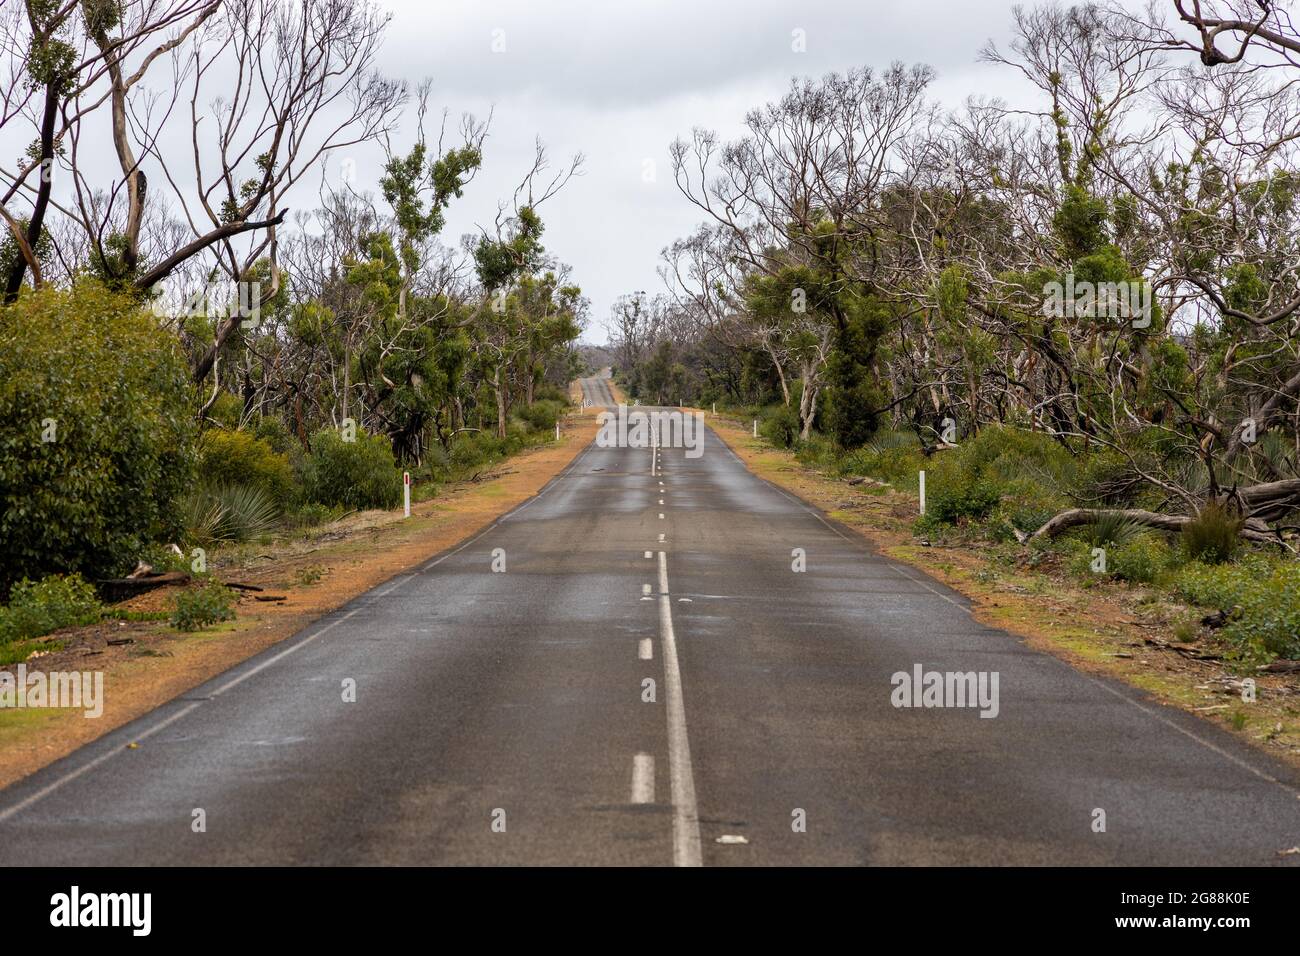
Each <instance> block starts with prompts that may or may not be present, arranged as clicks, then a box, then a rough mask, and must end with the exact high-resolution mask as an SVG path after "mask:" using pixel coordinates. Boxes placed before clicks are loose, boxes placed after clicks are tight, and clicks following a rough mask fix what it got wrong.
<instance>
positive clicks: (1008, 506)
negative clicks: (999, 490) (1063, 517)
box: [997, 480, 1068, 539]
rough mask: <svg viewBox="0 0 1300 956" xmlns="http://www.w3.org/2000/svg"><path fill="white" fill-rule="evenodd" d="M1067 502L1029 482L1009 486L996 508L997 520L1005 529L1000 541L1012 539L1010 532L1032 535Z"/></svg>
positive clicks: (1014, 483)
mask: <svg viewBox="0 0 1300 956" xmlns="http://www.w3.org/2000/svg"><path fill="white" fill-rule="evenodd" d="M1067 505H1068V501H1067V500H1066V499H1065V497H1064V496H1062V495H1060V494H1058V493H1056V492H1053V491H1051V490H1049V489H1047V488H1044V487H1043V486H1042V485H1040V484H1038V483H1037V482H1034V481H1030V480H1023V481H1013V482H1008V483H1007V485H1006V486H1005V487H1004V489H1003V494H1002V502H1001V504H1000V505H999V506H998V509H997V516H998V517H999V518H1001V520H1002V524H1003V525H1004V527H1005V529H1006V533H1005V534H1004V535H1003V537H1006V538H1008V539H1010V538H1014V537H1015V535H1014V534H1013V533H1011V529H1013V528H1014V529H1015V530H1017V531H1022V532H1025V533H1032V532H1034V531H1037V530H1038V529H1039V528H1041V527H1042V526H1043V525H1044V524H1046V523H1047V521H1048V520H1049V519H1051V518H1052V517H1053V516H1055V515H1056V514H1057V513H1058V512H1059V511H1061V510H1062V509H1063V508H1065V507H1067Z"/></svg>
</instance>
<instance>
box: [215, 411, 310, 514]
mask: <svg viewBox="0 0 1300 956" xmlns="http://www.w3.org/2000/svg"><path fill="white" fill-rule="evenodd" d="M199 477H200V479H201V480H202V481H203V482H204V483H205V484H208V485H211V486H213V487H219V486H236V485H251V486H253V487H255V488H260V489H262V490H263V491H265V492H266V493H267V494H269V495H270V496H271V497H272V498H274V499H275V500H276V501H277V502H279V503H281V504H283V503H285V502H287V501H289V500H290V499H291V498H292V496H293V494H294V477H293V468H292V466H290V464H289V458H288V456H286V455H281V454H279V453H277V452H276V450H275V449H274V448H273V447H272V446H271V443H270V442H268V441H264V440H263V439H261V438H257V437H255V436H253V435H251V434H249V433H248V432H246V431H228V430H226V429H224V428H212V429H209V430H208V431H206V432H204V433H203V437H202V438H201V439H200V440H199Z"/></svg>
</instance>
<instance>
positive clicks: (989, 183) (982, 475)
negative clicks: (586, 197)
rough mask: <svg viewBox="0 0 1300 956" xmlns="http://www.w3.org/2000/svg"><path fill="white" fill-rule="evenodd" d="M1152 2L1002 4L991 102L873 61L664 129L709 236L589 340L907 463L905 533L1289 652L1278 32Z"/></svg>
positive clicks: (1283, 28)
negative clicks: (1010, 97)
mask: <svg viewBox="0 0 1300 956" xmlns="http://www.w3.org/2000/svg"><path fill="white" fill-rule="evenodd" d="M1163 6H1164V5H1153V6H1152V8H1151V9H1150V11H1148V15H1146V16H1134V15H1133V14H1132V13H1130V12H1129V11H1127V10H1125V9H1122V8H1120V7H1118V6H1115V7H1111V6H1106V5H1101V4H1081V5H1078V6H1071V7H1068V8H1067V7H1063V6H1060V5H1055V4H1042V5H1039V6H1036V7H1033V8H1027V9H1020V8H1017V9H1016V10H1014V11H1013V13H1012V16H1013V23H1014V40H1013V42H1012V43H1011V44H1010V46H1009V48H1007V49H1001V48H999V47H996V46H994V45H992V44H989V45H987V46H985V48H984V49H983V50H982V51H981V57H982V59H983V60H984V61H985V62H987V63H990V64H993V65H995V66H997V65H1000V66H1002V67H1005V68H1006V70H1007V71H1008V73H1009V74H1014V75H1016V76H1018V77H1019V78H1020V79H1021V80H1023V81H1027V83H1028V87H1027V88H1028V89H1029V90H1030V91H1031V92H1032V95H1033V96H1034V97H1035V98H1036V101H1030V102H1029V103H1027V104H1026V103H1017V104H1015V107H1016V108H1014V109H1013V108H1012V107H1011V106H1008V105H1006V104H1002V103H1000V102H997V101H990V100H986V99H980V98H972V99H970V100H969V101H967V102H966V103H965V104H964V105H963V106H962V107H961V108H959V109H957V110H955V111H953V112H951V113H947V114H945V113H942V112H941V111H940V108H939V105H938V104H936V103H934V102H932V101H931V99H930V98H929V94H928V89H929V87H930V85H931V83H932V80H933V78H934V77H933V73H932V71H931V70H930V69H928V68H927V67H925V66H911V67H909V66H906V65H903V64H893V65H891V66H888V67H886V68H885V69H883V70H876V69H872V68H862V69H855V70H850V71H849V72H847V73H844V74H833V75H829V76H826V77H823V78H821V79H819V80H815V79H811V78H800V79H796V80H795V81H794V82H793V83H792V84H791V86H790V89H789V92H788V93H787V94H786V95H785V96H783V97H782V98H780V99H779V100H777V101H775V102H771V103H767V104H764V105H761V106H759V107H757V108H756V109H754V110H752V111H751V112H750V113H748V114H747V115H746V117H745V119H744V122H745V134H744V135H743V136H741V137H740V138H739V139H737V140H735V141H732V142H727V143H722V142H720V141H719V140H718V138H717V136H716V135H715V134H713V133H711V132H709V131H706V130H698V129H697V130H695V131H694V132H693V133H692V134H691V136H690V137H689V138H686V139H680V140H678V141H677V142H675V143H674V144H673V145H672V156H673V160H674V172H675V175H676V180H677V185H678V188H679V189H680V191H681V192H682V193H683V194H684V196H685V197H686V198H687V199H688V200H689V201H690V202H692V203H694V204H695V206H696V207H697V208H698V210H699V211H700V213H701V215H702V216H703V217H704V220H705V221H704V224H703V225H701V226H700V227H699V228H698V230H697V231H696V232H694V233H693V234H691V235H689V236H687V237H684V238H682V239H680V240H679V241H677V242H675V243H673V244H672V245H670V246H669V247H668V248H666V249H665V250H664V254H663V267H662V270H661V271H662V274H663V275H664V277H665V280H666V289H665V291H664V292H662V293H660V294H658V295H655V296H646V295H645V294H643V293H637V294H633V295H629V296H627V297H625V298H624V299H623V300H621V301H620V302H619V303H618V304H617V305H616V307H615V310H614V314H613V318H612V331H613V341H612V343H611V345H612V348H613V349H614V352H615V354H616V356H617V358H616V363H615V364H616V366H617V373H618V375H619V377H620V379H621V381H622V383H623V385H624V387H625V389H626V390H627V391H629V392H630V394H632V395H633V396H634V397H636V398H637V399H639V400H640V401H642V402H647V403H668V404H676V403H678V402H681V403H687V404H697V405H702V406H708V405H709V404H710V403H715V402H716V403H717V405H718V407H719V409H720V410H721V409H726V408H732V409H737V410H740V409H743V410H744V414H745V416H746V418H749V417H754V418H758V419H760V420H761V422H762V425H761V429H762V434H763V435H764V437H765V438H766V439H767V440H769V441H771V442H773V443H774V444H777V445H780V446H784V447H792V448H795V449H797V450H798V452H799V454H800V455H801V456H802V457H804V458H805V459H806V460H809V461H812V462H815V463H816V464H818V465H819V466H821V467H824V468H826V469H828V470H831V471H833V472H836V473H841V474H856V475H865V476H872V477H874V478H876V479H879V480H882V481H887V482H890V483H892V484H894V485H895V486H899V487H901V488H903V489H905V490H915V488H916V484H917V474H918V472H919V471H920V470H921V469H922V468H924V469H925V470H926V472H927V479H928V480H927V490H928V503H927V504H928V508H927V514H926V516H925V518H924V520H923V522H921V524H920V525H919V526H918V528H917V531H918V534H922V535H932V536H933V535H947V534H962V535H970V536H975V537H979V538H981V539H982V540H985V541H993V542H1005V543H1006V544H1007V545H1008V547H1009V548H1011V549H1012V550H1013V551H1015V552H1017V554H1018V555H1021V556H1023V553H1024V552H1025V551H1026V550H1029V551H1031V552H1033V554H1035V555H1039V556H1041V557H1035V558H1033V559H1034V560H1040V559H1041V560H1047V557H1046V555H1049V554H1050V553H1051V552H1060V553H1061V555H1062V557H1063V560H1064V562H1065V563H1066V564H1067V565H1069V566H1071V567H1075V568H1082V569H1083V570H1084V571H1085V573H1086V574H1088V575H1090V576H1091V577H1092V579H1094V580H1096V579H1101V578H1106V579H1122V580H1127V581H1130V582H1147V583H1150V582H1160V583H1161V584H1163V585H1165V586H1167V587H1174V586H1175V582H1177V581H1182V582H1184V583H1183V584H1178V585H1176V586H1177V587H1178V588H1179V589H1180V592H1179V593H1181V594H1182V595H1183V596H1184V597H1186V598H1187V599H1191V600H1197V601H1202V600H1204V601H1210V602H1211V603H1213V604H1219V605H1222V606H1224V607H1226V609H1227V610H1231V609H1232V608H1233V607H1235V608H1237V609H1238V611H1237V612H1236V613H1237V614H1238V615H1239V617H1237V618H1234V621H1235V622H1236V623H1234V624H1233V626H1232V627H1231V628H1227V629H1226V632H1227V633H1229V634H1231V635H1234V636H1236V637H1237V638H1239V643H1240V645H1241V647H1242V649H1243V653H1249V654H1264V655H1266V654H1295V653H1297V651H1300V647H1298V646H1297V637H1296V631H1295V626H1296V613H1297V610H1298V609H1300V598H1297V597H1296V596H1295V593H1294V591H1290V592H1289V591H1287V590H1286V587H1285V586H1284V585H1285V582H1288V581H1290V580H1291V578H1290V577H1289V574H1290V570H1289V569H1291V568H1293V567H1294V566H1295V560H1296V559H1295V550H1296V529H1297V527H1300V522H1297V509H1298V508H1300V427H1298V425H1300V405H1298V404H1297V399H1298V398H1300V273H1298V272H1297V270H1296V267H1295V262H1296V256H1297V254H1300V218H1298V217H1300V172H1297V166H1296V158H1297V146H1296V143H1297V139H1296V136H1295V134H1296V132H1297V130H1300V95H1298V94H1297V91H1296V88H1295V82H1294V81H1295V64H1294V61H1293V59H1292V58H1291V55H1292V52H1293V51H1294V50H1296V49H1300V38H1297V36H1296V34H1295V31H1294V29H1293V27H1292V26H1291V25H1290V23H1289V21H1287V20H1286V18H1285V15H1284V14H1282V13H1279V12H1276V11H1274V10H1272V8H1266V7H1267V5H1264V6H1261V11H1260V13H1259V16H1261V17H1262V18H1263V21H1261V22H1266V23H1267V29H1264V30H1260V31H1258V32H1256V31H1255V30H1253V29H1251V28H1250V25H1249V24H1248V25H1246V26H1240V27H1233V26H1232V25H1231V18H1229V20H1228V21H1223V20H1215V19H1214V18H1215V16H1216V15H1217V14H1216V8H1218V7H1220V6H1221V5H1220V4H1198V5H1192V6H1190V7H1189V6H1188V5H1184V4H1179V5H1176V7H1174V8H1172V9H1168V10H1165V9H1163V8H1162V7H1163ZM1165 12H1168V13H1170V14H1171V17H1170V22H1165V21H1163V20H1162V19H1161V17H1162V15H1163V13H1165ZM1253 16H1254V14H1252V17H1253ZM1205 24H1208V26H1207V27H1206V28H1205V29H1203V30H1202V29H1200V26H1203V25H1205ZM1225 24H1226V25H1225ZM1256 26H1258V24H1257V25H1256ZM1229 38H1231V43H1232V49H1231V50H1230V51H1228V52H1226V53H1225V52H1222V51H1221V50H1220V49H1219V48H1218V47H1216V45H1215V44H1216V43H1220V44H1224V43H1226V42H1227V41H1228V40H1229ZM1192 53H1195V54H1199V56H1192V55H1189V54H1192ZM1238 53H1240V55H1239V56H1238V55H1237V54H1238ZM1261 67H1270V68H1269V69H1263V68H1261ZM1096 550H1100V551H1103V552H1104V553H1105V560H1104V562H1102V561H1100V560H1098V559H1097V558H1096V557H1095V556H1094V551H1096ZM1016 559H1017V560H1019V557H1017V558H1016ZM1261 562H1263V563H1261ZM1242 569H1248V570H1245V571H1243V570H1242ZM1252 575H1253V576H1254V577H1252ZM1248 582H1252V583H1249V584H1248ZM1265 582H1267V583H1265ZM1224 602H1227V603H1226V605H1225V603H1224ZM1221 609H1223V608H1222V607H1221ZM1288 629H1290V630H1289V632H1288Z"/></svg>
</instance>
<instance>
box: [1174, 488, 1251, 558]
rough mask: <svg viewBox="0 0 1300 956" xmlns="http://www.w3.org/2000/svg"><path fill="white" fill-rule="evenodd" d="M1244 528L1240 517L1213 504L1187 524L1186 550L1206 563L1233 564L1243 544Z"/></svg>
mask: <svg viewBox="0 0 1300 956" xmlns="http://www.w3.org/2000/svg"><path fill="white" fill-rule="evenodd" d="M1241 526H1242V519H1241V517H1240V516H1239V515H1237V514H1235V513H1234V512H1232V511H1229V510H1228V509H1227V508H1224V507H1223V506H1221V505H1220V504H1218V503H1217V502H1213V501H1212V502H1210V503H1209V504H1207V505H1206V506H1205V507H1204V508H1202V509H1201V513H1200V514H1199V515H1197V516H1196V517H1195V518H1193V519H1192V520H1191V521H1189V522H1188V523H1187V524H1185V525H1183V551H1184V552H1186V554H1187V556H1188V558H1190V559H1191V560H1193V561H1201V562H1203V563H1205V564H1222V563H1223V562H1225V561H1230V560H1231V559H1232V556H1233V555H1234V554H1236V553H1237V548H1238V547H1239V546H1240V545H1241V538H1240V534H1241Z"/></svg>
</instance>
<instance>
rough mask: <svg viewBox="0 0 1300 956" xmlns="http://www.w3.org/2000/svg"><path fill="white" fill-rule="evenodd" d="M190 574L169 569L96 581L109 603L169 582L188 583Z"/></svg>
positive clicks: (123, 599)
mask: <svg viewBox="0 0 1300 956" xmlns="http://www.w3.org/2000/svg"><path fill="white" fill-rule="evenodd" d="M189 582H190V575H189V573H188V572H185V571H168V572H166V573H165V574H151V575H148V576H144V577H138V578H105V579H103V580H100V581H96V582H95V584H96V586H97V587H98V588H99V593H100V595H101V596H102V597H103V599H104V602H105V603H107V604H116V603H117V602H118V601H125V600H127V599H128V598H132V597H135V596H136V595H137V594H144V593H145V592H147V591H152V590H154V589H155V588H160V587H164V586H166V585H168V584H188V583H189Z"/></svg>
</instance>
